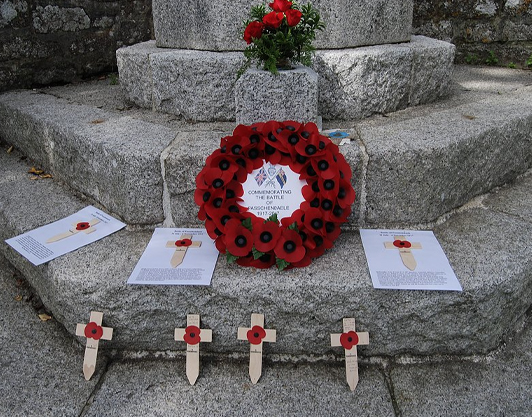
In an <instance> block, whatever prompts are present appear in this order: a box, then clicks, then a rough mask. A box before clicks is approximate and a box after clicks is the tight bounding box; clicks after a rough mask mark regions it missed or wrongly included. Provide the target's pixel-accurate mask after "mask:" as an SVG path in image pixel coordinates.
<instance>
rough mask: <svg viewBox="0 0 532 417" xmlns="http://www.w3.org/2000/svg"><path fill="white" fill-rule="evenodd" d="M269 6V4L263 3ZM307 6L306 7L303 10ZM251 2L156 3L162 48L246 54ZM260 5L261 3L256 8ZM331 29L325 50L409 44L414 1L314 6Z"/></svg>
mask: <svg viewBox="0 0 532 417" xmlns="http://www.w3.org/2000/svg"><path fill="white" fill-rule="evenodd" d="M264 3H269V2H264ZM304 3H308V1H302V2H301V4H304ZM251 4H252V3H250V2H249V1H246V0H235V1H233V2H213V1H208V0H195V1H192V2H176V1H172V0H155V1H154V2H153V23H154V28H155V39H156V40H157V46H159V47H165V48H183V49H197V50H208V51H235V50H243V49H244V48H245V47H246V43H245V42H244V41H243V40H242V35H241V32H242V31H243V23H242V22H243V21H244V20H246V19H248V13H249V9H250V7H251ZM256 4H260V2H256ZM312 4H313V5H314V7H315V8H316V9H318V10H319V11H320V14H321V16H322V17H323V19H324V21H325V24H326V25H327V29H326V30H325V31H324V32H322V33H318V36H317V39H316V43H315V45H316V46H317V47H318V48H321V49H327V48H330V49H335V48H352V47H356V46H361V45H379V44H384V43H396V42H405V41H408V40H409V39H410V33H411V28H412V13H413V0H406V1H400V0H391V1H390V0H388V1H386V0H354V1H353V0H340V1H335V2H330V1H326V0H314V1H313V2H312Z"/></svg>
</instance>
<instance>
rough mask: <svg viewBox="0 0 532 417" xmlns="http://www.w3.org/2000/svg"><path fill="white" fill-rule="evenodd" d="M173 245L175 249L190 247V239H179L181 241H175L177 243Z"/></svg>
mask: <svg viewBox="0 0 532 417" xmlns="http://www.w3.org/2000/svg"><path fill="white" fill-rule="evenodd" d="M175 245H176V246H177V247H179V248H180V247H183V246H184V247H187V246H190V245H192V240H190V239H181V240H177V241H176V242H175Z"/></svg>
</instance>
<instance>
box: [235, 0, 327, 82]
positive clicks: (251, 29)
mask: <svg viewBox="0 0 532 417" xmlns="http://www.w3.org/2000/svg"><path fill="white" fill-rule="evenodd" d="M268 6H269V9H270V10H269V11H267V10H266V6H264V5H260V6H253V7H252V8H251V13H250V17H251V19H249V20H247V21H246V22H245V29H244V33H243V39H244V41H246V43H247V44H248V45H249V46H248V47H247V48H246V49H245V50H244V56H245V57H246V63H245V64H244V66H243V67H242V68H241V69H240V71H239V75H241V74H242V73H244V71H245V70H246V69H247V68H249V67H250V66H251V64H252V63H253V62H256V63H258V64H259V65H261V66H262V67H263V68H264V69H265V70H267V71H270V72H271V73H273V74H277V72H278V70H277V69H278V68H290V65H291V62H300V63H302V64H303V65H307V66H308V65H310V64H311V58H312V53H313V52H314V50H315V48H314V47H313V46H312V42H313V41H314V39H315V38H316V31H317V30H323V29H324V28H325V25H324V23H323V21H322V20H321V18H320V15H319V13H318V11H317V10H315V9H314V8H313V7H312V5H311V4H306V5H304V6H302V7H301V9H299V6H297V5H296V4H295V3H292V2H290V1H287V0H274V1H273V2H272V3H269V5H268Z"/></svg>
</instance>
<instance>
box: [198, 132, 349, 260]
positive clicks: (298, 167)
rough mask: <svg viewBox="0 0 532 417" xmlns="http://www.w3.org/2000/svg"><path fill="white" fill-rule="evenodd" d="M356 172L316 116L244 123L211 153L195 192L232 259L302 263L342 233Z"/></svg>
mask: <svg viewBox="0 0 532 417" xmlns="http://www.w3.org/2000/svg"><path fill="white" fill-rule="evenodd" d="M351 176H352V172H351V167H350V166H349V164H348V163H347V162H346V160H345V158H344V156H343V155H342V154H341V153H340V151H339V149H338V146H337V145H335V144H334V143H333V142H331V140H330V139H329V138H327V137H326V136H323V135H321V134H320V133H319V131H318V128H317V126H316V125H315V124H314V123H306V124H302V123H298V122H294V121H285V122H276V121H270V122H267V123H255V124H253V125H251V126H246V125H239V126H237V127H236V128H235V130H234V131H233V135H232V136H226V137H224V138H222V139H221V142H220V148H219V149H217V150H215V151H214V152H213V153H212V154H211V155H210V156H209V157H208V158H207V160H206V161H205V166H204V168H203V169H202V170H201V172H200V173H199V174H198V176H197V177H196V185H197V188H196V191H195V193H194V200H195V202H196V204H197V205H198V206H199V207H200V209H199V213H198V218H199V219H200V220H204V221H205V228H206V229H207V233H208V234H209V236H210V237H211V238H212V239H214V240H215V244H216V248H217V249H218V250H219V251H220V252H221V253H224V254H226V256H227V260H228V261H229V262H236V263H238V264H239V265H242V266H254V267H257V268H269V267H271V266H273V265H277V267H278V269H279V270H283V269H285V268H293V267H303V266H307V265H309V264H310V263H311V259H313V258H316V257H318V256H321V255H322V254H323V253H324V252H325V250H326V249H329V248H331V247H332V246H333V242H334V241H335V240H336V239H337V238H338V236H339V235H340V225H341V224H342V223H344V222H345V221H346V220H347V217H348V216H349V214H350V213H351V204H352V203H353V202H354V200H355V191H354V190H353V187H352V185H351Z"/></svg>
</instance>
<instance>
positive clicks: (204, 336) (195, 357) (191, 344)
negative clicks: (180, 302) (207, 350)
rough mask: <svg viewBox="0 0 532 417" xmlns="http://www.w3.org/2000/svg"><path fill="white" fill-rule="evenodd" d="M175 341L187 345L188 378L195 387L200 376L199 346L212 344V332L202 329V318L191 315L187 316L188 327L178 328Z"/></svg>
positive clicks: (175, 332)
mask: <svg viewBox="0 0 532 417" xmlns="http://www.w3.org/2000/svg"><path fill="white" fill-rule="evenodd" d="M174 339H175V340H176V341H178V342H186V343H187V378H188V381H189V382H190V385H194V384H195V383H196V380H197V379H198V375H199V344H200V342H212V330H210V329H200V316H199V315H198V314H189V315H187V327H186V328H185V329H178V328H176V329H175V331H174Z"/></svg>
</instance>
